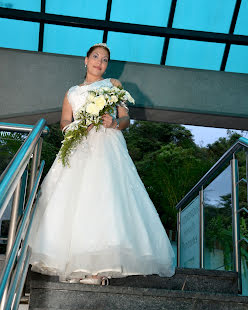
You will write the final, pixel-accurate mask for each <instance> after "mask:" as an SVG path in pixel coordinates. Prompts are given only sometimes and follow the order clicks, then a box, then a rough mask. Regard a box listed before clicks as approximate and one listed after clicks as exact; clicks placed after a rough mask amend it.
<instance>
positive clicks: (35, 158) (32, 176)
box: [28, 142, 39, 195]
mask: <svg viewBox="0 0 248 310" xmlns="http://www.w3.org/2000/svg"><path fill="white" fill-rule="evenodd" d="M38 148H39V142H37V143H36V146H35V148H34V152H33V157H32V164H31V173H30V183H29V190H28V195H30V194H31V191H32V188H33V186H34V179H35V175H36V170H37V162H38V156H39V150H38Z"/></svg>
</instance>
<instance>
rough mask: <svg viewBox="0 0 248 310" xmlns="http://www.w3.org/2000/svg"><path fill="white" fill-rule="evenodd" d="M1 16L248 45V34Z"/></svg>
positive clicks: (2, 12)
mask: <svg viewBox="0 0 248 310" xmlns="http://www.w3.org/2000/svg"><path fill="white" fill-rule="evenodd" d="M0 17H3V18H10V19H17V20H24V21H32V22H38V23H40V22H44V23H47V24H54V25H63V26H70V27H79V28H89V29H98V30H107V31H115V32H124V33H133V34H142V35H150V36H158V37H169V38H177V39H186V40H197V41H206V42H217V43H229V44H237V45H246V46H248V36H244V35H234V34H224V33H216V32H205V31H195V30H185V29H175V28H168V27H157V26H147V25H138V24H130V23H121V22H113V21H106V20H98V19H89V18H80V17H72V16H63V15H56V14H48V13H44V12H31V11H23V10H14V9H6V8H0Z"/></svg>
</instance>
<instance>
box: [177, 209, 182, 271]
mask: <svg viewBox="0 0 248 310" xmlns="http://www.w3.org/2000/svg"><path fill="white" fill-rule="evenodd" d="M181 211H182V209H181V208H179V210H178V213H177V267H178V268H179V267H180V265H181V263H180V261H181Z"/></svg>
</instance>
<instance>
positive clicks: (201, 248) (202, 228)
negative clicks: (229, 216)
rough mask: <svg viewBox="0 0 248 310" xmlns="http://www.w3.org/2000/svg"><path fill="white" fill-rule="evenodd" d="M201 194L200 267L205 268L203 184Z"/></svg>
mask: <svg viewBox="0 0 248 310" xmlns="http://www.w3.org/2000/svg"><path fill="white" fill-rule="evenodd" d="M199 196H200V268H204V207H203V186H202V188H201V190H200V192H199Z"/></svg>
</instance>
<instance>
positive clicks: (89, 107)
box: [86, 103, 100, 115]
mask: <svg viewBox="0 0 248 310" xmlns="http://www.w3.org/2000/svg"><path fill="white" fill-rule="evenodd" d="M99 111H100V109H99V108H98V106H97V105H96V104H94V103H90V104H88V105H87V107H86V112H87V113H89V114H93V115H99Z"/></svg>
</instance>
